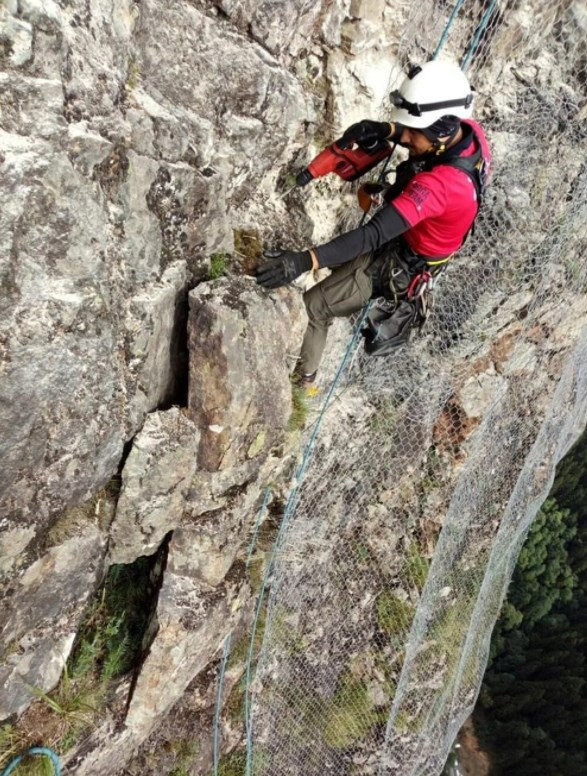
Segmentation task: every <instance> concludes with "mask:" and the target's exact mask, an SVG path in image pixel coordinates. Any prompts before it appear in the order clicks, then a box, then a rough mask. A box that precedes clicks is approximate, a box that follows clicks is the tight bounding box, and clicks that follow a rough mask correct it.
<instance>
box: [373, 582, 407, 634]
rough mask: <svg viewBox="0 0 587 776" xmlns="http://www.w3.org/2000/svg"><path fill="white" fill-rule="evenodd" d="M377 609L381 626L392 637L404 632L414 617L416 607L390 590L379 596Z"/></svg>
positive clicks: (378, 622) (378, 621)
mask: <svg viewBox="0 0 587 776" xmlns="http://www.w3.org/2000/svg"><path fill="white" fill-rule="evenodd" d="M376 609H377V624H378V626H379V628H380V629H381V630H382V631H383V632H384V633H386V634H387V635H388V636H392V637H393V636H398V635H401V634H404V633H405V632H406V631H407V630H408V629H409V628H410V626H411V624H412V620H413V618H414V607H413V606H412V605H411V604H409V603H407V602H406V601H402V600H401V598H398V596H397V595H395V593H391V592H388V591H385V592H383V593H381V594H380V595H379V596H378V597H377V602H376Z"/></svg>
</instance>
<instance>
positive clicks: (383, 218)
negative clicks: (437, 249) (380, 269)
mask: <svg viewBox="0 0 587 776" xmlns="http://www.w3.org/2000/svg"><path fill="white" fill-rule="evenodd" d="M409 228H410V224H409V223H408V222H407V221H406V220H405V219H404V217H403V216H401V215H400V213H399V212H398V211H397V210H396V209H395V207H394V206H393V205H387V206H386V207H384V208H382V209H381V210H379V211H378V212H377V213H375V215H374V216H373V218H372V219H371V220H370V221H369V223H367V224H365V225H364V226H359V227H358V228H357V229H353V230H352V231H350V232H346V233H345V234H341V235H340V237H335V238H334V240H330V242H327V243H324V245H319V246H317V247H316V248H314V251H315V253H316V257H317V259H318V264H319V266H320V267H336V266H338V265H339V264H344V263H345V262H347V261H350V260H351V259H354V258H355V257H356V256H362V255H363V254H364V253H369V251H374V250H376V249H377V248H380V247H381V246H382V245H385V243H386V242H389V241H390V240H393V238H394V237H398V236H399V235H400V234H403V233H404V232H405V231H406V230H407V229H409Z"/></svg>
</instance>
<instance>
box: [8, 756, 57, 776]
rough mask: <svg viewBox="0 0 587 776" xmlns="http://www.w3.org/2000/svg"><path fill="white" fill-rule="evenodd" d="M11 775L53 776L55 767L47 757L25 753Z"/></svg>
mask: <svg viewBox="0 0 587 776" xmlns="http://www.w3.org/2000/svg"><path fill="white" fill-rule="evenodd" d="M10 774H11V776H55V768H54V767H53V763H52V762H51V760H50V759H49V758H48V757H43V756H42V755H35V754H32V755H27V756H26V757H23V758H22V760H21V761H20V762H19V764H18V765H17V766H16V768H15V769H14V770H13V771H11V772H10Z"/></svg>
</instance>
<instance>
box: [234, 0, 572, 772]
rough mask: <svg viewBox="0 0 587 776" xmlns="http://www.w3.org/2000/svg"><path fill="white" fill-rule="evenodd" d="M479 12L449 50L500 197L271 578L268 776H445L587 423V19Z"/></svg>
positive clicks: (265, 739) (468, 11)
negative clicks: (532, 534) (558, 471)
mask: <svg viewBox="0 0 587 776" xmlns="http://www.w3.org/2000/svg"><path fill="white" fill-rule="evenodd" d="M461 5H462V14H460V15H459V16H458V18H457V19H456V20H455V22H454V32H453V33H452V34H451V36H450V38H448V39H447V44H446V49H447V50H449V51H450V53H451V54H452V55H453V56H461V55H462V56H463V57H465V58H466V56H467V52H471V55H470V57H469V64H470V68H469V70H468V73H469V75H470V76H471V79H472V80H473V81H474V83H475V84H476V86H477V89H478V92H479V97H478V100H477V117H478V118H479V119H480V120H481V121H482V123H483V125H484V127H485V128H486V130H487V133H488V137H489V139H490V143H491V145H492V147H493V152H494V172H493V178H492V185H491V188H490V189H489V191H488V193H487V195H486V201H485V203H484V206H483V210H482V212H481V214H480V216H479V218H478V221H477V227H476V230H475V233H474V235H473V236H472V237H471V238H470V239H469V241H468V242H467V245H466V247H465V248H464V249H463V250H462V251H461V252H460V255H459V257H458V259H457V260H456V261H455V263H454V264H453V265H452V266H450V267H449V269H448V270H447V271H446V273H445V274H444V275H443V276H442V278H441V282H440V287H439V290H438V292H437V301H436V307H435V310H434V313H433V316H432V318H431V320H430V321H429V322H428V324H427V328H426V330H425V332H424V334H423V336H420V337H417V338H415V339H413V340H412V342H411V344H410V346H409V347H408V348H403V349H401V350H399V351H398V352H397V353H395V354H394V355H393V356H391V357H388V358H379V359H378V358H368V357H366V356H365V354H364V353H363V351H362V345H361V343H360V338H359V339H357V340H356V341H355V344H353V346H352V348H351V352H350V356H351V357H350V358H348V360H347V362H346V364H345V365H344V368H343V369H342V371H341V374H340V378H339V379H338V381H337V384H336V388H335V392H334V394H333V396H332V397H331V399H330V401H329V403H328V407H327V410H326V412H325V414H324V416H323V417H322V418H321V425H320V428H319V431H318V433H316V434H315V436H313V437H312V438H311V442H310V444H311V447H312V449H311V457H310V456H309V455H308V457H307V459H306V460H305V462H304V466H303V476H301V477H300V482H299V484H298V488H297V490H296V491H294V492H293V495H292V497H291V499H290V502H289V503H288V506H287V507H286V509H285V513H284V516H283V521H282V525H281V530H280V535H279V538H278V545H277V548H276V551H275V556H274V562H273V564H272V568H271V571H270V576H269V577H268V584H269V585H270V594H269V598H268V602H267V604H266V606H267V611H266V613H265V615H264V619H265V622H266V625H265V637H264V641H263V646H262V649H261V652H260V655H259V656H258V661H257V666H256V675H255V680H254V682H253V684H252V687H251V688H250V689H251V698H250V699H251V704H252V712H251V714H250V717H249V720H248V738H249V752H248V768H247V772H248V773H252V774H255V775H256V776H260V775H261V774H271V775H274V776H288V775H289V774H291V775H292V776H293V775H294V774H296V775H297V774H304V775H305V776H313V774H316V776H317V775H318V774H323V773H333V774H337V776H342V775H346V774H349V775H350V774H361V775H364V774H381V775H383V774H398V775H399V774H401V776H408V775H409V774H413V775H414V776H416V774H418V776H427V775H428V774H430V775H432V774H438V773H440V771H441V770H442V767H443V764H444V762H445V760H446V757H447V754H448V751H449V749H450V746H451V743H452V741H453V739H454V737H455V735H456V733H457V732H458V729H459V728H460V726H461V724H462V723H463V721H464V720H465V718H466V717H467V716H468V714H469V713H470V712H471V710H472V708H473V705H474V703H475V699H476V696H477V692H478V688H479V685H480V682H481V679H482V676H483V672H484V668H485V664H486V660H487V652H488V646H489V640H490V636H491V630H492V628H493V625H494V622H495V619H496V616H497V614H498V611H499V607H500V605H501V601H502V599H503V596H504V593H505V590H506V588H507V585H508V582H509V580H510V578H511V574H512V572H513V567H514V565H515V562H516V558H517V555H518V552H519V549H520V547H521V544H522V542H523V540H524V537H525V534H526V531H527V529H528V526H529V525H530V523H531V521H532V520H533V518H534V516H535V514H536V512H537V510H538V509H539V507H540V505H541V503H542V502H543V501H544V499H545V498H546V495H547V493H548V490H549V488H550V485H551V483H552V479H553V475H554V467H555V466H556V464H557V462H558V461H559V460H560V458H561V457H562V456H563V455H564V454H565V452H566V451H567V450H568V448H569V446H570V445H571V444H572V442H573V441H574V440H575V439H576V438H577V436H578V435H579V434H580V433H581V431H582V430H583V428H584V425H585V421H586V417H587V382H586V379H587V378H586V375H585V368H584V364H585V363H586V357H587V337H585V336H584V335H583V334H582V333H581V331H582V330H581V325H582V324H581V316H582V315H583V317H584V313H585V310H586V309H587V304H586V303H585V290H586V288H587V285H586V281H587V278H586V272H587V270H586V268H585V266H584V264H585V258H586V256H587V250H586V246H587V230H586V224H587V182H586V175H585V159H586V158H587V155H586V153H585V152H586V150H587V141H586V134H585V129H584V125H585V116H584V115H583V114H584V113H585V108H584V105H585V83H586V71H585V67H586V53H585V48H584V45H583V44H582V41H584V34H581V33H580V32H579V31H578V27H580V25H581V24H583V23H585V22H584V18H585V17H587V9H586V8H585V5H584V4H582V3H578V2H575V3H571V2H563V3H560V4H559V5H553V6H551V7H549V8H548V9H545V8H542V7H538V6H539V4H538V3H536V7H534V5H535V4H533V3H532V2H527V3H513V2H505V3H499V4H498V3H495V2H493V1H492V0H489V2H486V3H484V4H483V3H472V2H471V3H469V4H467V2H466V0H465V2H464V3H462V4H461ZM467 5H468V8H467ZM489 10H491V15H490V16H489V17H488V21H487V23H486V25H485V27H484V28H483V30H482V31H481V33H480V34H478V32H479V26H480V20H481V19H483V18H484V16H485V17H487V12H488V11H489ZM449 12H450V9H448V8H447V7H446V6H445V5H444V4H440V3H437V4H433V3H423V4H421V5H420V6H419V8H418V10H417V11H415V14H414V16H413V17H412V18H411V19H408V20H407V21H406V30H405V35H404V36H403V37H402V40H403V44H402V50H401V51H400V52H399V54H398V60H399V61H400V62H402V63H404V62H407V61H408V59H409V60H410V61H417V60H418V59H420V61H422V60H423V57H422V56H421V54H422V52H423V51H427V52H430V51H433V50H434V45H435V44H436V41H437V40H438V38H439V37H440V35H441V33H442V30H443V28H444V25H446V19H447V14H448V13H449ZM582 14H584V16H582ZM490 22H491V24H490ZM475 38H477V45H476V46H475V48H474V49H472V48H471V41H472V40H475ZM412 52H415V53H416V56H415V57H414V56H412ZM399 77H400V73H399V71H398V74H397V78H398V80H399ZM394 85H395V84H394ZM565 326H566V327H567V335H566V336H565V337H561V335H560V334H557V335H556V336H553V338H552V342H550V339H549V337H550V334H551V333H552V332H560V331H561V330H564V328H565ZM534 377H535V378H536V379H534ZM481 418H482V420H481ZM314 432H316V428H315V427H310V428H309V430H308V434H311V433H314ZM441 527H442V530H440V528H441Z"/></svg>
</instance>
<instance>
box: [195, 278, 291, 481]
mask: <svg viewBox="0 0 587 776" xmlns="http://www.w3.org/2000/svg"><path fill="white" fill-rule="evenodd" d="M302 320H303V319H302V315H301V299H300V298H299V297H297V296H294V295H292V294H291V292H288V291H280V292H277V293H273V294H271V295H268V294H266V293H264V292H263V291H261V290H260V289H259V288H258V287H257V286H256V285H255V283H254V281H253V280H252V279H251V278H231V279H229V280H220V281H216V282H214V283H210V284H206V285H202V286H199V287H198V288H196V289H194V290H193V291H192V292H191V293H190V318H189V348H190V385H189V412H190V416H191V417H192V418H194V420H195V422H196V423H197V424H198V426H199V427H200V428H201V431H202V436H201V440H200V450H199V457H198V462H199V465H200V466H201V467H202V468H203V469H205V470H208V471H215V470H216V469H226V468H229V467H232V466H234V465H235V464H237V463H240V462H242V461H245V460H246V459H247V458H254V457H256V456H258V455H260V454H263V455H267V453H268V452H269V451H270V450H271V448H272V447H273V446H274V445H276V444H278V443H279V442H280V441H281V440H282V438H283V434H284V430H285V428H286V425H287V421H288V419H289V415H290V412H291V385H290V382H289V377H288V371H289V370H288V361H287V355H288V353H289V354H295V353H296V351H297V349H298V348H299V342H300V341H301V323H302Z"/></svg>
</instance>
